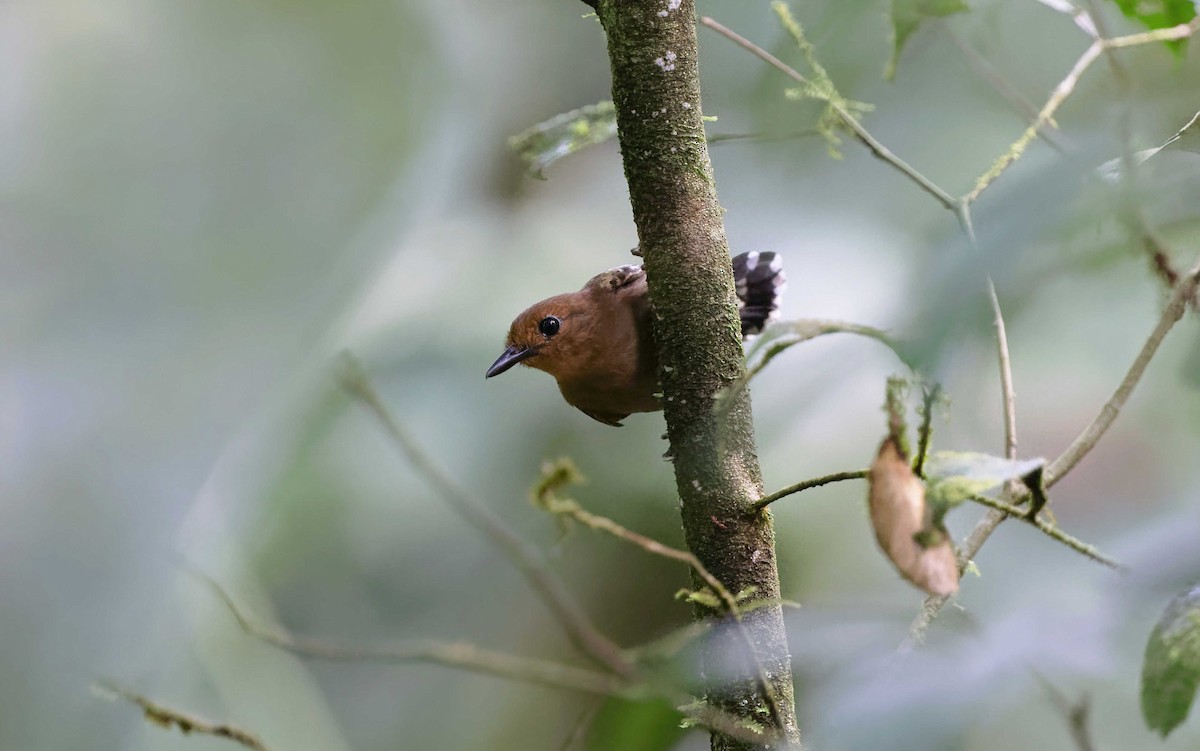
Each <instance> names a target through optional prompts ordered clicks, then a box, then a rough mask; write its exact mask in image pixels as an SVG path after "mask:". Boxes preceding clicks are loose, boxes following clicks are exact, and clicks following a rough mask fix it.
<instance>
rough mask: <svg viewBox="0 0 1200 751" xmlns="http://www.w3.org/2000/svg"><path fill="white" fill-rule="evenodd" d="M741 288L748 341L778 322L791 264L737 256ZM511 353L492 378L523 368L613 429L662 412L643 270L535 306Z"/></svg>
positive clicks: (595, 280) (519, 325)
mask: <svg viewBox="0 0 1200 751" xmlns="http://www.w3.org/2000/svg"><path fill="white" fill-rule="evenodd" d="M732 263H733V278H734V288H735V291H736V292H737V297H738V310H739V313H740V314H741V321H742V339H743V340H745V339H748V338H750V337H752V336H754V335H756V334H758V333H760V332H761V331H762V329H763V327H764V326H766V324H767V322H768V321H770V320H772V319H774V318H775V317H777V315H778V312H779V300H780V296H781V294H782V293H783V289H784V287H785V285H786V279H785V277H784V273H783V259H782V258H780V256H779V255H778V254H776V253H771V252H762V253H760V252H757V251H751V252H748V253H742V254H740V255H738V256H735V257H734V258H733V260H732ZM505 346H506V349H505V350H504V352H503V353H502V354H501V355H500V357H498V358H496V361H495V362H494V363H492V365H491V367H489V368H488V369H487V373H486V374H485V376H484V377H485V378H492V377H493V376H498V375H500V374H501V373H504V372H505V371H507V370H509V369H510V368H512V367H513V366H515V365H517V364H518V363H519V364H521V365H525V366H528V367H531V368H536V369H538V370H542V371H545V372H547V373H549V374H550V375H552V376H554V378H555V380H557V381H558V389H559V391H560V392H561V393H562V397H563V399H565V400H566V402H567V404H570V405H571V406H573V407H575V408H576V409H578V410H579V411H580V412H583V413H584V414H585V415H587V416H588V417H590V418H592V419H593V420H596V421H598V422H602V423H604V424H605V425H613V426H616V427H620V426H621V420H623V419H625V418H626V417H628V416H629V415H631V414H633V413H634V412H657V411H658V410H660V409H662V403H661V399H660V394H659V391H660V389H659V383H658V351H657V348H656V347H655V344H654V337H653V332H652V324H651V312H650V293H649V288H648V287H647V286H646V270H645V268H644V267H642V266H618V267H617V268H614V269H609V270H608V271H604V272H602V273H600V274H597V275H596V276H594V277H592V278H591V279H590V280H588V282H587V284H584V285H583V288H582V289H580V290H579V291H577V292H567V293H564V294H561V295H555V296H553V297H548V298H546V299H545V300H542V301H541V302H538V303H534V304H533V305H531V306H529V307H528V308H526V309H525V310H524V311H523V312H522V313H521V314H520V315H518V316H517V317H516V318H515V319H514V320H513V322H512V326H511V327H509V330H508V337H507V338H506V340H505Z"/></svg>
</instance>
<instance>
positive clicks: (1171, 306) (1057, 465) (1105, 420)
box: [1046, 258, 1200, 487]
mask: <svg viewBox="0 0 1200 751" xmlns="http://www.w3.org/2000/svg"><path fill="white" fill-rule="evenodd" d="M1197 287H1200V258H1198V259H1197V260H1196V264H1195V265H1194V266H1193V267H1192V268H1191V270H1189V271H1188V272H1187V273H1186V274H1185V275H1184V277H1183V278H1182V279H1180V280H1179V283H1178V284H1176V285H1175V291H1174V292H1173V293H1172V294H1171V299H1170V300H1169V301H1168V302H1167V305H1166V307H1165V308H1164V309H1163V312H1162V315H1161V316H1160V317H1159V319H1158V325H1156V326H1155V327H1154V331H1152V332H1151V333H1150V337H1149V338H1148V339H1147V340H1146V343H1145V344H1143V345H1142V349H1141V351H1140V352H1138V356H1137V357H1136V358H1135V359H1134V361H1133V365H1131V366H1130V367H1129V371H1128V372H1127V373H1126V374H1125V377H1124V378H1123V379H1121V384H1120V385H1119V386H1118V387H1117V390H1116V391H1115V392H1113V395H1112V397H1111V398H1109V400H1108V402H1107V403H1105V405H1104V407H1103V408H1101V410H1100V414H1098V415H1096V419H1094V420H1092V422H1091V423H1090V424H1089V425H1088V426H1087V427H1086V428H1084V429H1083V432H1081V433H1080V434H1079V437H1077V438H1076V439H1075V440H1074V441H1073V442H1072V443H1071V445H1070V446H1068V447H1067V449H1066V451H1064V452H1063V453H1062V454H1061V455H1060V456H1059V457H1058V458H1057V459H1055V460H1054V461H1052V462H1050V464H1049V466H1047V467H1046V486H1047V487H1049V486H1050V485H1053V484H1054V483H1055V482H1058V480H1059V479H1061V478H1062V477H1063V476H1064V475H1066V474H1067V473H1068V472H1070V471H1071V468H1072V467H1074V466H1075V465H1076V464H1078V463H1079V460H1080V459H1082V458H1083V457H1084V456H1086V455H1087V454H1088V452H1089V451H1091V450H1092V448H1094V447H1095V445H1096V442H1097V441H1099V440H1100V437H1101V436H1103V435H1104V433H1105V432H1106V431H1107V430H1108V428H1109V426H1111V425H1112V424H1113V421H1114V420H1116V419H1117V415H1118V414H1119V413H1120V411H1121V408H1122V407H1124V406H1125V402H1126V401H1128V399H1129V395H1130V394H1132V393H1133V389H1134V387H1135V386H1137V384H1138V381H1140V380H1141V378H1142V374H1143V373H1145V372H1146V366H1147V365H1149V364H1150V360H1151V359H1152V358H1153V357H1154V355H1155V353H1156V352H1158V347H1159V345H1160V344H1162V341H1163V339H1164V338H1165V337H1166V335H1167V332H1169V331H1170V330H1171V327H1173V326H1174V325H1175V323H1176V322H1177V321H1179V319H1180V318H1182V317H1183V314H1184V311H1186V310H1187V305H1188V301H1189V300H1191V298H1192V296H1193V295H1195V294H1196V290H1197Z"/></svg>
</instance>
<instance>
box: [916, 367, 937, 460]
mask: <svg viewBox="0 0 1200 751" xmlns="http://www.w3.org/2000/svg"><path fill="white" fill-rule="evenodd" d="M921 391H922V394H921V424H920V426H918V427H917V456H916V458H915V459H913V472H915V473H916V475H917V477H924V476H925V459H926V458H927V457H928V456H929V444H930V442H932V440H933V409H934V406H935V405H936V404H937V400H938V397H939V396H941V394H942V385H941V384H940V383H935V384H933V385H932V386H928V387H927V386H926V385H925V384H924V383H922V384H921Z"/></svg>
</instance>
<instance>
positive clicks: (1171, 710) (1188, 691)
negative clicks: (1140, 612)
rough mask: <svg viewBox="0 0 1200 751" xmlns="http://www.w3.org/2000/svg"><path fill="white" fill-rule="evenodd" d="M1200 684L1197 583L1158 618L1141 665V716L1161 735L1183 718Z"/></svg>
mask: <svg viewBox="0 0 1200 751" xmlns="http://www.w3.org/2000/svg"><path fill="white" fill-rule="evenodd" d="M1197 685H1200V586H1197V587H1194V588H1193V589H1192V590H1191V591H1190V592H1185V593H1184V594H1182V595H1180V596H1178V597H1176V598H1175V599H1174V600H1172V601H1171V602H1170V604H1168V605H1167V609H1166V610H1165V611H1163V614H1162V617H1161V618H1159V619H1158V623H1157V624H1155V626H1154V630H1153V631H1151V632H1150V640H1149V641H1148V642H1146V658H1145V662H1144V663H1143V664H1142V717H1143V718H1145V720H1146V727H1148V728H1150V729H1151V730H1156V731H1158V732H1159V733H1160V734H1161V735H1162V736H1163V737H1164V738H1165V737H1167V735H1168V734H1169V733H1170V732H1171V731H1172V730H1174V729H1175V728H1177V727H1178V726H1179V725H1180V723H1182V722H1183V721H1184V720H1185V719H1187V715H1188V710H1190V709H1191V706H1192V700H1193V699H1195V698H1196V687H1197Z"/></svg>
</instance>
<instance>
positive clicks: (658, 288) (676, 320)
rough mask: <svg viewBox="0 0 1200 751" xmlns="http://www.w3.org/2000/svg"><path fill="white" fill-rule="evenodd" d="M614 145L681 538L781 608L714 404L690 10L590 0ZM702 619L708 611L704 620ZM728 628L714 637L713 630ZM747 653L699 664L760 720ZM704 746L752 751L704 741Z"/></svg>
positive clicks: (772, 650) (759, 622)
mask: <svg viewBox="0 0 1200 751" xmlns="http://www.w3.org/2000/svg"><path fill="white" fill-rule="evenodd" d="M596 9H597V14H598V15H599V18H600V21H601V24H602V25H603V27H604V30H605V32H606V34H607V37H608V50H609V60H610V63H611V65H612V77H613V101H614V102H615V104H616V110H617V128H618V137H619V139H620V144H621V155H622V159H623V161H624V166H625V176H626V179H627V181H628V183H629V195H630V202H631V204H632V207H633V217H634V222H635V223H636V225H637V230H638V239H639V244H640V247H641V251H642V256H643V259H644V261H645V266H646V272H647V279H648V282H649V285H650V297H651V301H652V304H653V308H654V314H655V336H656V339H657V342H658V345H659V355H660V357H659V361H660V367H661V373H660V377H661V380H662V387H663V400H664V404H663V407H664V410H663V411H664V414H665V417H666V421H667V435H668V438H669V440H670V444H671V455H672V457H673V463H674V467H675V478H676V485H677V487H678V491H679V496H680V499H681V501H682V517H683V527H684V533H685V538H686V540H687V544H688V547H689V548H690V549H691V551H692V553H694V554H695V555H696V556H697V557H698V558H699V559H700V561H701V562H702V563H703V564H704V566H705V567H706V568H707V569H708V570H709V571H710V572H712V573H713V574H714V575H715V576H716V577H717V578H718V579H719V580H720V581H721V582H722V583H723V584H724V585H725V587H726V588H727V589H728V590H729V591H731V592H745V591H752V592H753V593H754V595H753V599H754V600H756V601H759V602H767V603H778V602H779V600H780V593H779V575H778V570H777V567H776V560H775V534H774V529H773V527H772V524H771V518H770V515H769V514H768V513H747V510H748V509H750V507H751V506H752V504H753V503H754V502H755V501H757V500H758V499H759V498H760V497H761V496H762V479H761V473H760V470H759V464H758V456H757V453H756V447H755V442H754V426H753V422H752V419H751V413H750V401H749V395H748V393H746V392H744V391H743V392H742V393H740V394H738V395H736V396H734V397H733V403H732V404H731V405H730V408H729V410H728V411H727V412H725V413H724V416H723V418H722V419H718V417H717V415H716V414H715V413H714V410H713V405H714V398H715V396H716V394H717V393H718V392H719V391H720V390H721V389H723V388H725V387H728V386H730V385H732V384H734V383H736V382H737V381H738V379H739V378H740V377H741V376H742V375H743V374H744V372H745V363H744V361H743V354H742V346H741V328H740V323H739V319H738V313H737V305H736V298H735V295H734V287H733V272H732V268H731V265H730V256H729V249H728V243H727V241H726V239H725V230H724V226H723V224H722V209H721V207H720V204H719V203H718V201H717V194H716V188H715V181H714V180H713V172H712V164H711V162H710V161H709V157H708V146H707V143H706V141H705V137H704V124H703V121H702V120H701V106H700V104H701V103H700V81H699V68H698V59H697V44H696V23H695V7H694V2H693V0H600V2H598V3H597V8H596ZM701 610H702V611H703V612H701V613H700V615H711V611H708V610H704V609H703V608H701ZM744 620H745V623H746V627H747V629H748V630H749V633H750V640H751V641H752V642H753V644H754V647H755V652H756V653H757V656H758V661H759V662H760V663H761V664H762V666H763V667H764V669H765V672H766V674H767V683H768V685H769V686H770V692H771V694H772V696H773V698H774V703H775V705H776V708H777V711H778V714H779V720H780V722H781V724H782V726H783V728H782V729H783V733H784V735H785V736H786V737H787V738H788V739H789V740H790V741H792V742H795V741H798V737H799V731H798V729H797V727H796V721H795V709H794V703H793V690H792V678H791V664H790V656H789V654H788V649H787V641H786V635H785V632H784V624H783V614H782V610H781V608H780V606H779V605H778V604H769V605H766V606H763V607H758V608H755V609H753V610H752V611H751V612H749V613H747V614H746V615H745V617H744ZM726 631H728V632H732V631H733V629H724V630H722V633H724V632H726ZM737 651H744V648H743V647H742V646H741V645H740V644H738V639H737V637H735V636H734V635H733V634H732V633H730V634H728V635H727V638H721V639H716V640H714V642H713V646H712V648H711V649H710V652H709V653H708V655H707V656H706V663H705V667H706V672H707V675H708V679H709V685H708V691H709V700H710V701H711V702H714V703H716V704H718V705H720V706H721V707H722V708H723V709H725V710H726V711H730V712H734V713H736V714H739V715H742V716H744V717H746V718H747V719H749V720H752V721H754V722H762V721H763V719H764V717H766V716H767V714H768V713H767V712H766V711H765V710H766V707H765V704H764V702H763V697H762V691H761V690H760V689H759V686H758V683H757V682H756V680H755V676H753V675H750V674H747V673H745V671H744V670H743V671H742V673H740V674H739V675H737V676H736V677H735V678H734V679H733V680H732V681H729V680H723V679H722V677H721V676H720V675H719V673H720V672H721V670H720V665H721V662H722V658H723V657H726V658H727V657H728V653H730V652H737ZM713 748H718V749H740V748H751V746H747V745H746V744H744V743H740V742H738V741H736V740H733V739H731V738H728V737H725V736H721V735H718V734H714V736H713Z"/></svg>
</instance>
